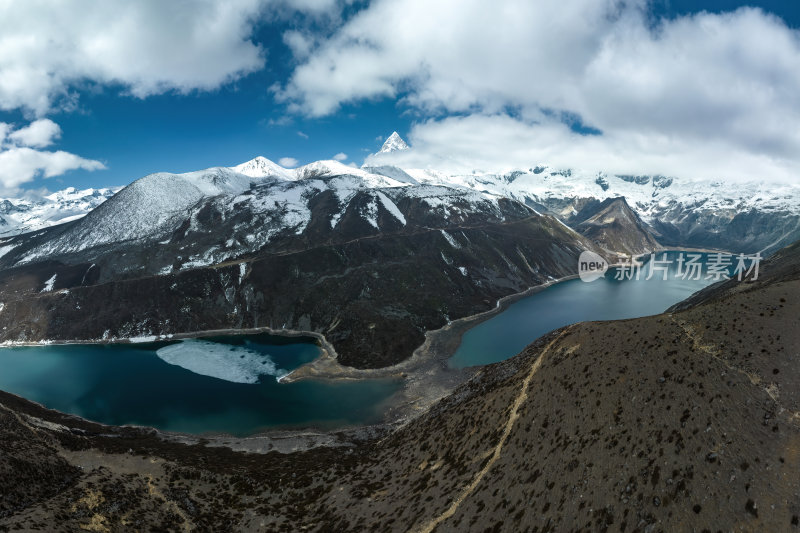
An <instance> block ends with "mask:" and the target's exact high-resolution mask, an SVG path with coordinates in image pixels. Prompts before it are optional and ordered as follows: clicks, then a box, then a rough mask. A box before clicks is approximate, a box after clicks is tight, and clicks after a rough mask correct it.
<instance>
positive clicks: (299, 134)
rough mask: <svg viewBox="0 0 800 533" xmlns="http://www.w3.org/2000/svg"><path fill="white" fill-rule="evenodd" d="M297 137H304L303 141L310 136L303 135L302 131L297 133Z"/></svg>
mask: <svg viewBox="0 0 800 533" xmlns="http://www.w3.org/2000/svg"><path fill="white" fill-rule="evenodd" d="M297 135H298V136H299V137H302V138H303V139H308V135H307V134H305V133H303V132H302V131H298V132H297Z"/></svg>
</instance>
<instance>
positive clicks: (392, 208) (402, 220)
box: [377, 191, 406, 226]
mask: <svg viewBox="0 0 800 533" xmlns="http://www.w3.org/2000/svg"><path fill="white" fill-rule="evenodd" d="M377 195H378V198H380V200H381V203H382V204H383V207H385V208H386V210H387V211H389V212H390V213H391V214H392V216H394V218H396V219H397V220H399V221H400V223H402V224H403V225H404V226H405V225H406V217H405V216H403V213H401V212H400V210H399V209H398V208H397V206H396V205H395V204H394V202H392V201H391V200H389V198H387V197H386V195H385V194H383V193H382V192H380V191H377Z"/></svg>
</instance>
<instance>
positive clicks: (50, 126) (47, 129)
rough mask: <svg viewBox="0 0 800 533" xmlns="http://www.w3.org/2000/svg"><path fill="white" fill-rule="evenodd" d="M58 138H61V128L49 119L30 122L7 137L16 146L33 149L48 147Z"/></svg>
mask: <svg viewBox="0 0 800 533" xmlns="http://www.w3.org/2000/svg"><path fill="white" fill-rule="evenodd" d="M59 137H61V128H60V127H59V125H58V124H56V123H55V122H53V121H52V120H50V119H49V118H43V119H39V120H36V121H34V122H31V123H30V124H29V125H27V126H25V127H24V128H20V129H18V130H16V131H15V132H13V133H11V134H10V135H8V138H9V139H10V140H12V141H13V142H15V143H16V144H18V145H20V146H30V147H33V148H44V147H45V146H50V145H51V144H53V141H55V140H56V139H58V138H59Z"/></svg>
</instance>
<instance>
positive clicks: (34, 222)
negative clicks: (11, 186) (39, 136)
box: [0, 187, 121, 237]
mask: <svg viewBox="0 0 800 533" xmlns="http://www.w3.org/2000/svg"><path fill="white" fill-rule="evenodd" d="M120 189H121V187H115V188H104V189H84V190H78V189H76V188H74V187H68V188H67V189H64V190H62V191H58V192H54V193H52V194H49V195H47V196H44V197H42V198H41V199H37V200H29V199H24V198H6V199H0V237H7V236H12V235H17V234H20V233H26V232H29V231H36V230H39V229H42V228H46V227H50V226H54V225H57V224H63V223H64V222H69V221H71V220H77V219H79V218H81V217H83V216H85V215H86V214H87V213H88V212H89V211H91V210H92V209H94V208H95V207H97V206H99V205H100V204H102V203H103V202H105V201H106V200H107V199H109V198H111V197H112V196H113V195H114V194H115V193H116V192H117V191H119V190H120Z"/></svg>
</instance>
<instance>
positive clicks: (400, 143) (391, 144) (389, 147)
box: [378, 131, 409, 153]
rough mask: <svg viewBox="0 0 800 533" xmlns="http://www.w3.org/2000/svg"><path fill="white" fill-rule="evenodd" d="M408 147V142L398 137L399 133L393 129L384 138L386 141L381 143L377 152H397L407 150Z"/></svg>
mask: <svg viewBox="0 0 800 533" xmlns="http://www.w3.org/2000/svg"><path fill="white" fill-rule="evenodd" d="M408 148H409V146H408V144H407V143H406V142H405V141H404V140H403V138H402V137H400V134H399V133H397V132H396V131H393V132H392V134H391V135H389V137H388V138H387V139H386V142H384V143H383V146H381V149H380V152H378V153H386V152H397V151H399V150H408Z"/></svg>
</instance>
